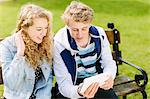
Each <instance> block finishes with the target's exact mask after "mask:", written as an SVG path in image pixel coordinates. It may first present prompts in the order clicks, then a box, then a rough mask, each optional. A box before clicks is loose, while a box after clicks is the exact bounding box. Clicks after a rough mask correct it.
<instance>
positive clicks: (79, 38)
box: [68, 20, 90, 43]
mask: <svg viewBox="0 0 150 99" xmlns="http://www.w3.org/2000/svg"><path fill="white" fill-rule="evenodd" d="M89 27H90V23H81V22H75V21H71V20H70V21H69V24H68V28H69V31H70V33H71V36H72V38H74V39H75V41H76V42H77V43H84V42H87V40H88V38H89Z"/></svg>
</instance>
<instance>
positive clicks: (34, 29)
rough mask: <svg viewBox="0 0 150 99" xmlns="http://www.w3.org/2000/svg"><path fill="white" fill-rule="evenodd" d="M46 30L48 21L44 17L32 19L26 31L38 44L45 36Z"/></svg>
mask: <svg viewBox="0 0 150 99" xmlns="http://www.w3.org/2000/svg"><path fill="white" fill-rule="evenodd" d="M47 30H48V22H47V19H46V18H35V19H33V25H32V26H29V28H28V29H27V33H28V35H29V37H30V39H31V40H33V41H34V42H36V43H38V44H40V43H41V42H42V41H43V38H44V37H45V36H46V33H47Z"/></svg>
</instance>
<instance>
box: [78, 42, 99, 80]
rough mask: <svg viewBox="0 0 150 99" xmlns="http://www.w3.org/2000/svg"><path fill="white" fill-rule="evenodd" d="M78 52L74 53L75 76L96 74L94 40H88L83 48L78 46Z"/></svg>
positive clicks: (83, 76)
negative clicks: (88, 42)
mask: <svg viewBox="0 0 150 99" xmlns="http://www.w3.org/2000/svg"><path fill="white" fill-rule="evenodd" d="M78 50H79V53H77V55H76V63H77V65H78V68H77V78H86V77H90V76H94V75H96V74H97V71H96V59H97V53H96V47H95V43H94V42H90V44H88V45H87V46H86V47H85V48H81V47H79V46H78Z"/></svg>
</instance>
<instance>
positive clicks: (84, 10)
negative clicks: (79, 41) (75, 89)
mask: <svg viewBox="0 0 150 99" xmlns="http://www.w3.org/2000/svg"><path fill="white" fill-rule="evenodd" d="M93 12H94V11H93V9H92V8H90V7H89V6H87V5H85V4H83V3H81V2H77V1H72V2H71V3H70V5H69V6H68V7H67V8H66V9H65V11H64V13H63V15H62V16H61V18H62V19H63V21H64V22H65V24H67V25H68V24H69V20H73V21H75V22H82V23H91V22H92V20H93Z"/></svg>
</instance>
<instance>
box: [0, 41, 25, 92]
mask: <svg viewBox="0 0 150 99" xmlns="http://www.w3.org/2000/svg"><path fill="white" fill-rule="evenodd" d="M0 63H1V66H2V74H3V80H4V85H5V86H7V87H8V88H10V89H12V90H15V88H17V87H16V86H19V85H20V83H21V82H22V81H23V77H24V63H25V58H24V57H23V56H17V55H15V56H14V57H13V56H12V53H11V51H10V49H9V48H7V47H6V46H5V45H4V44H2V43H0Z"/></svg>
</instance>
